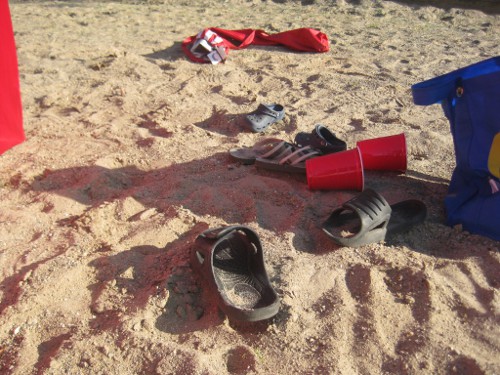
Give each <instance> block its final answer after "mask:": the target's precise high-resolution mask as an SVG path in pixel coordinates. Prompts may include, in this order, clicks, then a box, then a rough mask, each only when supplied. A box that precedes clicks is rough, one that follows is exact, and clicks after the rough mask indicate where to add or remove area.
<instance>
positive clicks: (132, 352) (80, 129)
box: [0, 0, 500, 375]
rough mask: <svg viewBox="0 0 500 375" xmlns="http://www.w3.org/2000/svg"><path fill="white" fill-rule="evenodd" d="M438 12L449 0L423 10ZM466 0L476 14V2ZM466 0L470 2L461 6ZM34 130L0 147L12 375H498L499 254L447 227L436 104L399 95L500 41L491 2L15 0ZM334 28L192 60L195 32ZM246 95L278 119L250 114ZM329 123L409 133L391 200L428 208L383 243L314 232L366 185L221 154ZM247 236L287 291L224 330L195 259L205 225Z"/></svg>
mask: <svg viewBox="0 0 500 375" xmlns="http://www.w3.org/2000/svg"><path fill="white" fill-rule="evenodd" d="M436 3H437V4H438V5H439V3H447V4H450V5H451V6H453V8H450V9H446V8H443V7H440V6H438V5H436ZM466 5H467V6H468V8H469V9H465V6H466ZM474 8H475V9H474ZM11 13H12V20H13V25H14V29H15V37H16V43H17V47H18V57H19V68H20V80H21V88H22V98H23V106H24V120H25V124H24V126H25V130H26V136H27V140H26V142H24V143H23V144H21V145H19V146H17V147H15V148H14V149H12V150H10V151H8V152H6V153H5V154H3V155H2V156H0V182H1V190H0V193H1V202H0V224H1V225H0V272H1V275H0V279H1V284H0V287H1V289H0V327H1V329H0V373H1V374H23V375H25V374H58V375H59V374H120V375H124V374H180V375H181V374H204V375H209V374H210V375H212V374H213V375H216V374H217V375H219V374H273V375H274V374H500V359H499V358H500V356H499V355H500V328H499V327H500V326H499V314H500V295H499V291H498V287H499V283H500V280H499V277H500V266H499V261H500V256H499V253H498V250H499V249H498V248H499V243H498V242H495V241H492V240H489V239H487V238H484V237H480V236H477V235H471V234H469V233H466V232H463V231H462V230H461V229H460V228H450V227H447V226H446V225H444V221H445V215H444V208H443V198H444V197H445V195H446V191H447V184H448V182H449V179H450V176H451V173H452V170H453V168H454V163H455V161H454V152H453V141H452V138H451V135H450V132H449V124H448V122H447V120H446V119H445V118H444V115H443V113H442V110H441V108H440V107H439V106H438V105H434V106H429V107H417V106H415V105H414V104H413V102H412V97H411V91H410V87H411V85H412V84H414V83H417V82H420V81H422V80H426V79H429V78H432V77H434V76H436V75H440V74H444V73H447V72H449V71H451V70H454V69H457V68H459V67H463V66H466V65H469V64H471V63H474V62H477V61H480V60H483V59H486V58H489V57H492V56H496V55H499V54H500V47H499V34H500V17H499V4H498V2H496V1H495V2H475V1H474V2H472V1H468V2H464V1H447V2H444V1H443V2H435V5H432V4H430V2H428V1H427V2H424V1H422V2H418V1H404V2H400V3H397V2H393V1H356V2H355V1H348V0H344V1H340V0H339V1H333V0H332V1H327V0H317V1H315V0H310V1H302V2H299V1H279V2H278V1H276V2H272V1H260V0H251V1H236V0H227V1H220V2H218V1H213V0H201V1H176V0H166V1H161V0H159V1H148V2H133V3H132V2H127V3H115V2H80V1H60V2H58V1H37V2H12V3H11ZM210 26H216V27H221V28H227V29H240V28H255V29H258V28H260V29H263V30H265V31H267V32H269V33H275V32H279V31H286V30H291V29H295V28H299V27H311V28H317V29H320V30H321V31H323V32H324V33H326V34H327V35H328V37H329V39H330V42H331V50H330V51H329V52H328V53H325V54H319V53H318V54H315V53H296V52H292V51H290V50H286V49H284V48H280V47H250V48H248V49H245V50H241V51H231V52H230V54H229V57H228V60H227V62H226V63H225V64H221V65H217V66H212V65H203V64H195V63H192V62H190V61H189V60H188V59H187V58H186V57H185V56H184V54H183V53H182V51H181V49H180V43H181V41H182V40H183V39H184V38H185V37H188V36H190V35H194V34H196V33H197V32H198V31H199V30H201V29H202V28H204V27H210ZM259 103H281V104H283V105H284V106H285V108H286V111H287V115H286V118H285V120H284V121H283V122H281V123H280V124H275V125H273V126H272V127H270V128H269V129H268V131H267V132H266V133H263V134H256V133H252V132H250V131H248V129H247V128H246V127H245V126H244V121H243V119H244V115H245V114H246V113H248V112H250V111H252V110H254V109H255V108H256V107H257V105H258V104H259ZM317 123H322V124H324V125H326V126H327V127H328V128H329V129H331V130H332V131H334V132H335V133H336V134H337V135H338V136H339V137H341V138H342V139H344V140H346V141H347V143H348V145H349V147H352V146H353V145H354V144H355V142H356V141H358V140H361V139H368V138H374V137H378V136H383V135H391V134H398V133H401V132H404V133H405V134H406V136H407V139H408V146H409V150H408V151H409V155H408V159H409V168H408V172H407V173H406V174H397V173H393V172H370V173H367V174H366V187H370V188H374V189H376V190H377V191H379V192H380V193H381V194H382V195H384V196H385V197H386V198H387V200H388V201H389V202H390V203H393V202H397V201H400V200H403V199H409V198H416V199H420V200H423V201H424V202H425V203H426V205H427V207H428V210H429V214H428V218H427V220H426V222H425V223H424V224H423V225H420V226H418V227H415V228H414V229H412V230H411V231H410V232H409V233H407V234H404V235H401V236H399V237H398V238H397V240H396V241H394V242H393V243H391V244H373V245H367V246H364V247H361V248H358V249H354V248H348V247H339V246H337V245H335V244H334V243H333V242H332V241H331V240H330V239H329V238H328V237H327V236H326V235H325V234H324V233H323V232H322V231H321V229H320V227H321V223H322V221H323V220H325V218H326V217H327V216H328V215H329V213H330V212H331V211H332V210H333V209H334V208H335V207H337V206H338V205H340V204H341V203H343V202H344V201H345V200H347V199H349V198H351V197H352V196H354V195H355V194H357V193H356V192H355V191H310V190H309V189H308V188H307V184H306V181H305V177H303V176H292V175H288V174H283V173H279V172H270V171H263V170H259V169H257V168H255V167H254V166H245V165H240V164H238V163H235V162H233V161H232V160H231V159H230V158H229V157H228V150H229V149H231V148H233V147H239V146H251V145H253V144H254V143H255V142H256V141H258V140H260V139H262V138H263V137H270V136H272V137H277V138H281V139H286V140H292V139H293V137H294V136H295V134H296V133H297V132H299V131H307V132H309V131H311V130H312V129H313V127H314V125H315V124H317ZM225 224H245V225H248V226H250V227H251V228H253V229H254V230H255V231H256V232H257V233H258V234H259V236H260V238H261V240H262V242H263V245H264V252H265V260H266V266H267V271H268V274H269V276H270V279H271V282H272V283H273V285H274V287H275V288H276V290H277V292H278V293H279V296H280V298H281V300H282V307H281V310H280V312H279V313H278V315H277V316H276V317H275V318H273V319H271V320H270V321H266V322H260V323H254V324H242V323H237V322H230V321H228V320H227V319H226V318H225V317H224V316H222V315H221V314H220V313H218V311H217V306H215V305H214V303H213V301H209V300H206V299H204V298H203V295H204V290H205V285H204V284H202V283H200V281H199V279H198V278H197V275H195V274H194V273H193V272H192V270H191V268H190V266H189V261H188V259H189V257H188V255H189V249H190V246H191V244H192V242H193V240H194V238H195V237H196V236H197V235H198V234H199V233H200V232H201V231H202V230H203V229H205V228H207V227H215V226H220V225H225Z"/></svg>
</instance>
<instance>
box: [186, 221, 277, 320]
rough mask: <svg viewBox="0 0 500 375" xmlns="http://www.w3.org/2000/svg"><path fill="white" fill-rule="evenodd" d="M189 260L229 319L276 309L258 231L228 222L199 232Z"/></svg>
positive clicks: (266, 313) (252, 317)
mask: <svg viewBox="0 0 500 375" xmlns="http://www.w3.org/2000/svg"><path fill="white" fill-rule="evenodd" d="M191 264H192V265H193V268H194V269H195V270H197V271H199V272H200V274H201V275H202V276H203V277H204V280H205V281H206V283H207V286H209V287H210V288H212V291H213V292H215V293H216V294H217V295H218V297H219V298H218V299H219V301H218V302H219V308H220V309H221V310H222V311H223V312H224V313H225V314H226V315H227V317H228V318H229V319H234V320H241V321H250V322H252V321H259V320H264V319H269V318H271V317H273V316H274V315H276V314H277V313H278V311H279V307H280V302H279V298H278V295H277V294H276V292H275V291H274V289H273V288H272V286H271V284H270V282H269V279H268V276H267V273H266V270H265V267H264V257H263V252H262V246H261V243H260V240H259V237H258V236H257V234H256V233H255V232H254V231H253V230H251V229H250V228H248V227H244V226H236V225H235V226H228V227H221V228H216V229H209V230H207V231H205V232H203V233H201V234H200V235H199V236H198V237H197V239H196V241H195V244H194V246H193V250H192V259H191Z"/></svg>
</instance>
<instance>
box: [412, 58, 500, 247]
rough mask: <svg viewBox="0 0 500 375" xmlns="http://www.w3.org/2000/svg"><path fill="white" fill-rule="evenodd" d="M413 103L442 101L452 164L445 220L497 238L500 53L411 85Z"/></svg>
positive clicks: (499, 235) (499, 216)
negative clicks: (451, 138)
mask: <svg viewBox="0 0 500 375" xmlns="http://www.w3.org/2000/svg"><path fill="white" fill-rule="evenodd" d="M411 89H412V94H413V101H414V103H415V104H417V105H430V104H434V103H437V102H440V103H441V106H442V108H443V110H444V113H445V115H446V117H447V119H448V121H449V122H450V127H451V134H452V136H453V143H454V146H455V159H456V167H455V170H454V171H453V175H452V177H451V182H450V186H449V189H448V195H447V196H446V198H445V207H446V214H447V224H448V225H451V226H453V225H456V224H462V227H463V229H465V230H467V231H469V232H471V233H477V234H480V235H483V236H486V237H490V238H492V239H495V240H500V193H499V192H498V191H499V188H500V180H499V178H500V56H497V57H494V58H490V59H487V60H484V61H481V62H479V63H476V64H473V65H470V66H467V67H465V68H461V69H458V70H455V71H452V72H450V73H447V74H445V75H442V76H439V77H435V78H433V79H430V80H428V81H424V82H420V83H417V84H415V85H413V86H412V88H411Z"/></svg>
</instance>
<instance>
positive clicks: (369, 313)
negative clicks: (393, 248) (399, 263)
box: [346, 264, 431, 374]
mask: <svg viewBox="0 0 500 375" xmlns="http://www.w3.org/2000/svg"><path fill="white" fill-rule="evenodd" d="M346 285H347V288H348V290H349V292H350V295H351V297H352V298H353V299H354V301H355V306H356V307H355V310H356V315H357V317H356V318H355V322H354V324H353V328H352V334H353V340H352V345H353V349H352V350H353V351H354V352H357V353H358V358H362V360H361V361H365V360H366V361H370V360H373V359H374V358H377V357H379V360H380V361H381V363H382V370H383V372H384V373H389V374H404V373H410V372H411V370H410V368H415V367H416V368H422V367H423V366H425V365H426V364H425V363H418V360H416V358H417V357H418V355H417V354H418V353H419V351H420V349H421V348H423V347H424V346H425V344H426V342H427V341H428V340H429V336H428V329H427V325H428V323H429V315H430V314H429V312H430V305H431V300H430V293H429V282H428V280H427V278H426V276H425V275H424V274H423V272H421V271H418V270H414V269H411V268H409V267H406V268H395V269H389V270H387V271H386V272H383V271H381V270H378V269H374V268H369V267H368V266H366V265H362V264H357V265H354V266H353V267H351V268H350V269H348V270H347V273H346ZM373 342H377V343H378V345H372V344H370V343H373ZM374 348H376V349H377V350H376V351H373V350H374ZM370 350H371V351H372V352H370ZM358 366H359V367H360V369H363V368H365V369H366V370H368V369H369V362H366V363H364V362H361V363H358Z"/></svg>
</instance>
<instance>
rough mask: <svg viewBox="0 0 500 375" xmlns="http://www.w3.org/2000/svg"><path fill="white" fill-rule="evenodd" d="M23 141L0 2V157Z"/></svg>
mask: <svg viewBox="0 0 500 375" xmlns="http://www.w3.org/2000/svg"><path fill="white" fill-rule="evenodd" d="M22 141H24V131H23V112H22V105H21V90H20V87H19V71H18V66H17V54H16V44H15V41H14V32H13V29H12V21H11V18H10V10H9V3H8V1H7V0H0V154H2V153H4V152H5V151H7V150H8V149H9V148H11V147H13V146H15V145H17V144H19V143H21V142H22Z"/></svg>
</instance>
